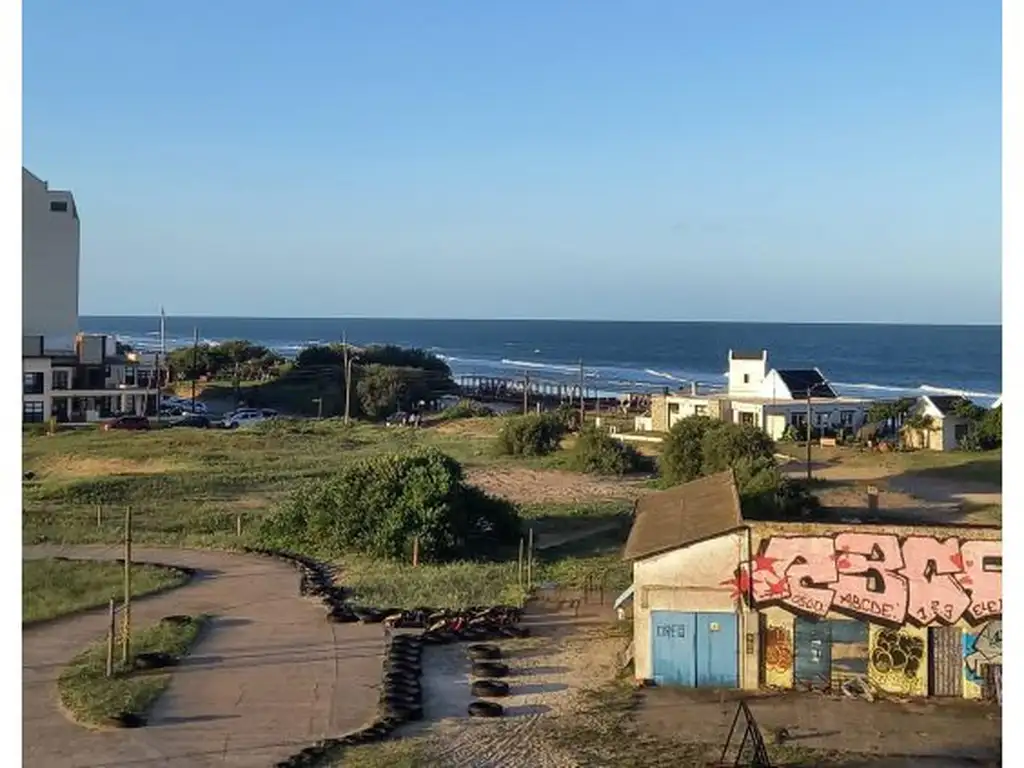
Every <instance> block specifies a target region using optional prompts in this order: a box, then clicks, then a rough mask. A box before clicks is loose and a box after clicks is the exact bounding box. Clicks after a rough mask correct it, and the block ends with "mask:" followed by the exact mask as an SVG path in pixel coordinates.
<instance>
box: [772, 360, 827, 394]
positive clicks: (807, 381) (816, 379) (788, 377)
mask: <svg viewBox="0 0 1024 768" xmlns="http://www.w3.org/2000/svg"><path fill="white" fill-rule="evenodd" d="M776 373H778V374H779V378H780V379H782V381H783V383H784V384H785V385H786V387H787V388H788V389H789V392H790V394H791V395H792V396H793V399H794V400H803V399H804V398H806V397H807V391H808V389H810V390H811V397H838V395H836V392H835V390H834V389H832V387H831V386H829V384H828V382H826V381H825V377H824V376H822V375H821V371H819V370H818V369H816V368H790V369H787V370H784V371H776Z"/></svg>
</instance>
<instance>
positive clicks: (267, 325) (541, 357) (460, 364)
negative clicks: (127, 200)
mask: <svg viewBox="0 0 1024 768" xmlns="http://www.w3.org/2000/svg"><path fill="white" fill-rule="evenodd" d="M80 324H81V326H82V330H83V331H85V332H88V333H106V334H109V335H113V336H116V337H117V338H118V339H119V340H121V341H123V342H124V343H127V344H131V345H132V346H133V347H135V348H138V349H143V350H154V349H158V348H159V346H160V317H159V315H152V316H114V315H83V316H82V317H81V319H80ZM197 330H198V333H199V337H200V340H201V341H203V342H207V343H212V344H216V343H219V342H223V341H226V340H228V339H247V340H249V341H251V342H253V343H258V344H263V345H265V346H267V347H270V348H271V349H274V350H275V351H277V352H278V353H280V354H282V355H284V356H285V357H292V356H294V355H296V354H297V353H298V352H299V351H300V350H301V349H302V348H304V347H306V346H310V345H312V344H327V343H331V342H336V341H340V340H341V337H342V335H343V334H344V335H345V336H346V338H347V339H348V340H349V342H351V343H353V344H356V345H369V344H397V345H400V346H406V347H419V348H422V349H426V350H429V351H431V352H433V353H434V354H436V355H438V356H439V357H441V358H443V359H445V360H446V361H447V362H448V364H449V366H450V367H451V369H452V372H453V374H454V375H456V376H460V375H478V376H492V377H496V378H498V377H502V378H520V377H522V376H523V375H524V373H526V372H529V374H530V376H531V377H532V378H534V379H535V380H542V381H550V382H552V383H559V382H564V383H571V382H575V381H577V380H578V377H579V365H580V361H582V363H583V368H584V375H585V378H586V380H587V386H588V387H592V388H594V389H597V390H599V391H601V392H602V394H608V395H614V394H619V393H624V392H642V391H656V390H658V389H660V388H663V387H671V388H673V389H675V388H679V387H685V386H688V385H689V384H690V383H691V382H696V383H698V384H699V385H703V386H705V387H721V386H724V384H725V379H726V377H725V375H724V374H725V371H726V369H727V368H728V362H727V357H728V353H729V350H730V349H733V350H744V351H748V350H761V349H766V350H768V364H769V367H774V368H811V367H817V368H819V369H820V370H821V371H822V373H823V374H824V375H825V377H826V378H827V379H828V380H829V381H830V383H832V385H833V387H834V388H835V389H836V390H837V391H839V392H840V393H842V394H847V395H852V396H859V397H871V398H887V397H899V396H907V395H920V394H929V393H930V394H963V395H965V396H967V397H970V398H972V399H973V400H975V401H976V402H978V403H979V404H982V405H991V404H992V402H994V401H995V400H996V398H998V397H999V396H1000V395H1001V393H1002V326H1001V325H982V324H973V325H904V324H889V323H839V322H830V323H753V322H731V321H722V322H717V321H642V320H638V321H618V320H519V319H501V320H470V319H461V320H460V319H453V320H442V319H423V320H416V319H404V318H403V319H399V318H259V317H248V318H245V317H213V316H205V317H198V316H188V317H185V316H167V317H166V320H165V341H166V345H167V348H168V349H173V348H175V347H181V346H187V345H189V344H191V343H192V340H193V334H194V333H195V332H196V331H197Z"/></svg>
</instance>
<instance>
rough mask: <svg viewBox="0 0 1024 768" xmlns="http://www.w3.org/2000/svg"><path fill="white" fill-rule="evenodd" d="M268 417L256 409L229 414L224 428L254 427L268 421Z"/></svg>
mask: <svg viewBox="0 0 1024 768" xmlns="http://www.w3.org/2000/svg"><path fill="white" fill-rule="evenodd" d="M266 420H267V417H266V416H264V415H263V412H262V411H257V410H255V409H246V410H242V411H235V412H234V413H229V414H228V415H227V416H225V417H224V427H225V428H226V429H238V428H239V427H247V426H252V425H253V424H258V423H260V422H261V421H266Z"/></svg>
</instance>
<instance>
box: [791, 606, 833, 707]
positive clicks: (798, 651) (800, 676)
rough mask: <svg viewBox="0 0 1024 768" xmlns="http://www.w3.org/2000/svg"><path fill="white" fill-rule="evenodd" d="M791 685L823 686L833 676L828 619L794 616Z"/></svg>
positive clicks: (828, 682) (827, 685)
mask: <svg viewBox="0 0 1024 768" xmlns="http://www.w3.org/2000/svg"><path fill="white" fill-rule="evenodd" d="M793 655H794V659H793V684H794V686H795V687H797V688H800V687H805V688H806V687H810V688H818V689H824V688H828V687H829V685H830V684H831V678H832V632H831V624H830V623H829V622H827V621H812V620H811V619H805V618H804V617H803V616H797V617H796V622H795V625H794V627H793Z"/></svg>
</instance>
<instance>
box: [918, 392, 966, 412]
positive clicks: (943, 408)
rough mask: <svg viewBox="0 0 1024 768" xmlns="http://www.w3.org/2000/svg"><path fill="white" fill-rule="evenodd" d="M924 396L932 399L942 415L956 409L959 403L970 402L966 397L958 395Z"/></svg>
mask: <svg viewBox="0 0 1024 768" xmlns="http://www.w3.org/2000/svg"><path fill="white" fill-rule="evenodd" d="M926 397H927V398H928V399H929V400H931V401H932V405H934V406H935V407H936V408H937V409H938V410H939V413H941V414H942V415H943V416H949V415H950V414H952V413H953V411H955V410H956V407H957V406H958V405H960V404H961V403H969V402H971V401H970V400H968V399H967V398H966V397H961V396H960V395H926Z"/></svg>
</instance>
